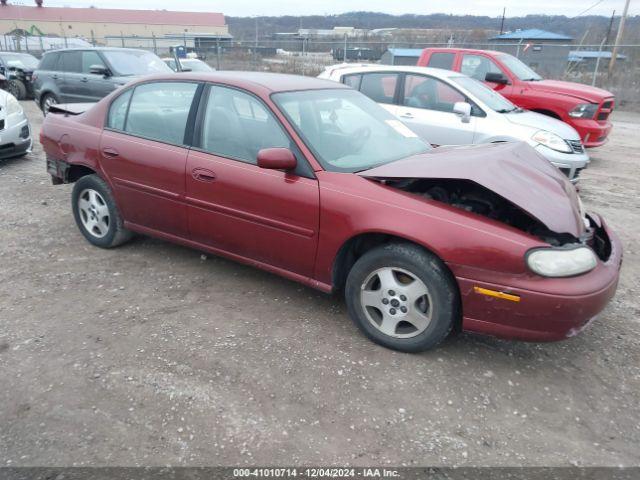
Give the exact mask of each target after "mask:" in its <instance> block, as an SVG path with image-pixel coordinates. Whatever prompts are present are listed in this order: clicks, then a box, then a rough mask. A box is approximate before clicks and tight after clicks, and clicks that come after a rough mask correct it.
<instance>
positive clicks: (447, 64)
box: [427, 52, 456, 70]
mask: <svg viewBox="0 0 640 480" xmlns="http://www.w3.org/2000/svg"><path fill="white" fill-rule="evenodd" d="M455 58H456V55H455V53H445V52H435V53H432V54H431V57H429V63H428V65H427V66H429V67H432V68H442V69H444V70H452V69H453V60H454V59H455Z"/></svg>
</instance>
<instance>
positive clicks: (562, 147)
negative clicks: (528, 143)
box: [531, 130, 573, 153]
mask: <svg viewBox="0 0 640 480" xmlns="http://www.w3.org/2000/svg"><path fill="white" fill-rule="evenodd" d="M531 139H532V140H533V141H534V142H537V143H539V144H540V145H544V146H545V147H549V148H550V149H552V150H555V151H557V152H564V153H571V152H572V151H573V150H571V146H570V145H569V144H568V143H567V142H565V141H564V140H563V139H562V138H561V137H559V136H558V135H556V134H555V133H551V132H547V131H546V130H538V131H537V132H536V133H535V134H534V135H533V137H531Z"/></svg>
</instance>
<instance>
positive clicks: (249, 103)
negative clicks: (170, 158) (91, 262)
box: [186, 85, 320, 277]
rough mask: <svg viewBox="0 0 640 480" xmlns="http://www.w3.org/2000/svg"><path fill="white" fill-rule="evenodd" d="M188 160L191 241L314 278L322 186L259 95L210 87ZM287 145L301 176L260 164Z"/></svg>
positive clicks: (199, 115) (297, 171)
mask: <svg viewBox="0 0 640 480" xmlns="http://www.w3.org/2000/svg"><path fill="white" fill-rule="evenodd" d="M198 124H199V128H197V129H196V138H195V140H194V148H193V149H192V150H191V151H190V153H189V158H188V161H187V175H186V190H187V193H186V194H187V202H188V205H189V206H188V217H189V230H190V234H191V238H192V239H193V240H194V241H196V242H198V243H201V244H204V245H207V246H209V247H212V248H216V249H220V250H223V251H225V252H228V253H232V254H234V255H238V256H240V257H243V258H245V259H251V260H255V261H258V262H261V263H263V264H268V265H271V266H273V267H276V268H281V269H284V270H287V271H290V272H294V273H297V274H299V275H303V276H307V277H308V276H311V275H312V273H313V267H314V261H315V253H316V246H317V242H318V227H319V214H320V211H319V210H320V204H319V189H318V182H317V180H316V179H315V176H314V175H313V172H312V170H311V168H310V166H309V165H308V164H307V162H306V159H305V158H304V156H303V155H302V154H301V153H300V152H299V151H298V150H297V148H296V146H295V144H294V143H293V141H292V140H291V138H290V137H289V136H288V135H287V134H286V133H285V131H284V130H283V128H282V126H281V125H280V122H279V120H278V119H277V117H276V116H275V115H274V114H273V113H272V112H271V111H270V110H269V108H268V107H267V106H266V105H265V104H264V103H263V102H262V101H261V100H260V99H258V98H257V97H255V96H253V95H251V94H249V93H248V92H245V91H242V90H237V89H234V88H229V87H222V86H213V85H211V86H209V87H208V88H207V90H206V91H205V94H204V95H203V100H202V105H201V109H200V112H199V114H198ZM271 147H286V148H289V149H291V150H292V151H293V152H294V154H295V155H296V158H297V160H298V169H297V170H296V171H295V172H285V171H279V170H266V169H262V168H260V167H258V166H257V164H256V163H257V155H258V152H259V151H260V150H261V149H263V148H271Z"/></svg>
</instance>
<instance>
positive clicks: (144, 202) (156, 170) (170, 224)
mask: <svg viewBox="0 0 640 480" xmlns="http://www.w3.org/2000/svg"><path fill="white" fill-rule="evenodd" d="M200 85H201V84H198V83H195V82H186V81H185V82H170V81H163V82H150V83H144V84H140V85H138V86H136V87H135V89H128V90H126V91H125V92H123V93H122V94H121V95H120V96H118V97H116V99H115V100H114V101H113V102H112V104H111V107H110V109H109V117H108V120H107V126H106V127H105V130H104V132H103V134H102V140H101V145H100V156H101V157H100V158H101V160H100V162H101V165H102V168H103V170H104V171H105V172H106V174H107V176H108V177H109V179H110V180H111V182H112V184H113V186H114V190H115V194H116V197H117V199H118V206H119V207H120V208H121V210H122V214H123V216H124V218H125V220H126V221H128V222H131V223H133V224H135V225H137V226H138V227H143V228H145V229H148V230H149V233H162V234H166V235H169V236H172V237H178V238H187V237H188V227H187V211H186V206H185V167H186V163H187V152H188V147H187V146H186V145H187V144H188V142H189V141H190V138H188V137H189V135H190V132H189V131H188V129H187V125H188V123H189V119H190V115H192V108H193V105H194V104H195V99H196V98H197V97H198V94H199V91H200V90H199V89H200V88H201V87H200Z"/></svg>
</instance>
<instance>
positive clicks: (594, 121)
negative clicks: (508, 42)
mask: <svg viewBox="0 0 640 480" xmlns="http://www.w3.org/2000/svg"><path fill="white" fill-rule="evenodd" d="M418 66H421V67H433V68H443V69H446V70H454V71H456V72H461V73H464V74H465V75H468V76H470V77H473V78H475V79H477V80H481V81H483V82H486V83H487V84H488V85H490V86H491V87H492V88H493V89H494V90H496V91H497V92H500V93H501V94H502V95H503V96H505V97H507V98H508V99H509V100H511V101H512V102H513V103H515V104H516V105H518V106H519V107H522V108H525V109H527V110H532V111H534V112H539V113H543V114H545V115H549V116H552V117H555V118H559V119H560V120H563V121H564V122H566V123H568V124H569V125H571V126H572V127H573V128H575V129H576V130H577V131H578V133H579V134H580V138H582V143H583V144H584V145H585V146H586V147H598V146H600V145H603V144H604V143H605V142H606V141H607V136H608V135H609V132H611V126H612V125H611V122H610V121H609V115H611V112H612V111H613V107H614V100H615V99H614V96H613V94H612V93H611V92H607V91H606V90H602V89H600V88H595V87H591V86H588V85H583V84H581V83H573V82H562V81H558V80H543V79H542V77H540V75H538V74H537V73H536V72H534V71H533V70H532V69H531V68H529V67H528V66H527V65H526V64H524V63H523V62H522V61H520V60H519V59H517V58H516V57H514V56H512V55H509V54H508V53H504V52H495V51H490V50H472V49H464V48H426V49H425V50H424V51H423V52H422V55H421V56H420V60H418Z"/></svg>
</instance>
